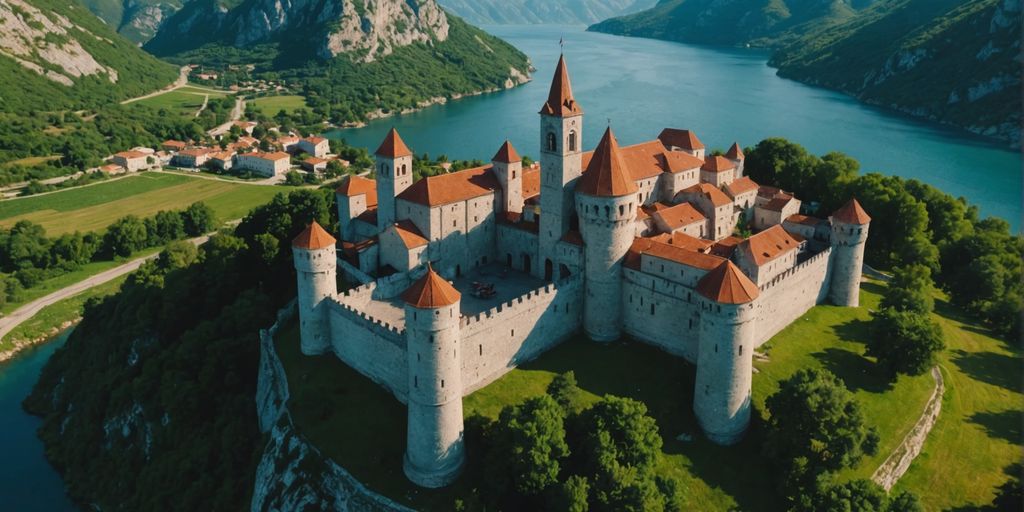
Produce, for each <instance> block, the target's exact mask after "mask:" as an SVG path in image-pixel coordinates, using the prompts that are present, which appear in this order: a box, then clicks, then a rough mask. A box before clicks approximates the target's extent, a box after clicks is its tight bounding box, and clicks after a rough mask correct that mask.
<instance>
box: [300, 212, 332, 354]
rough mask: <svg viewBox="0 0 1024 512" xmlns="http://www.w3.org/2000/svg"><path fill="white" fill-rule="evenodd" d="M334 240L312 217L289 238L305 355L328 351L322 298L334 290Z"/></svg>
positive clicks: (328, 331)
mask: <svg viewBox="0 0 1024 512" xmlns="http://www.w3.org/2000/svg"><path fill="white" fill-rule="evenodd" d="M335 243H337V240H335V239H334V237H333V236H331V235H330V234H329V233H328V232H327V231H326V230H324V228H322V227H320V224H318V223H317V222H316V221H315V220H314V221H313V223H312V224H310V225H309V227H307V228H306V229H305V230H304V231H303V232H302V233H299V236H297V237H295V239H294V240H292V259H293V260H294V262H295V274H296V278H297V280H298V285H299V286H298V297H299V332H300V339H301V347H302V353H303V354H306V355H316V354H324V353H327V352H330V350H331V336H330V326H329V325H328V321H327V312H326V308H325V307H324V299H326V298H328V297H332V296H334V295H337V293H338V281H337V279H336V278H335V273H336V272H337V267H338V257H337V252H336V250H335V246H334V244H335Z"/></svg>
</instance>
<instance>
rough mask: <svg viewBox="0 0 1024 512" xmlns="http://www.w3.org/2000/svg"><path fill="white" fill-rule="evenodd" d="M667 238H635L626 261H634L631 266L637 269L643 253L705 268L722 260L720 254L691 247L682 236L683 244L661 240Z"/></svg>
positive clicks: (711, 266) (712, 266) (714, 265)
mask: <svg viewBox="0 0 1024 512" xmlns="http://www.w3.org/2000/svg"><path fill="white" fill-rule="evenodd" d="M673 238H674V237H673ZM665 239H666V238H665V237H656V238H635V239H634V240H633V245H632V247H630V248H629V251H628V252H627V254H626V262H627V263H629V262H631V261H632V265H634V266H633V267H630V268H634V269H635V270H639V269H640V257H641V256H642V255H647V256H652V257H655V258H661V259H663V260H668V261H672V262H675V263H680V264H682V265H686V266H689V267H694V268H699V269H703V270H711V269H713V268H715V267H717V266H718V264H719V263H721V262H722V258H719V257H718V256H712V255H710V254H704V253H701V252H698V251H697V250H695V249H693V248H690V247H689V244H686V243H685V241H683V239H682V238H680V242H681V243H684V245H683V246H679V245H674V244H669V243H666V242H663V241H661V240H665ZM630 254H632V256H630Z"/></svg>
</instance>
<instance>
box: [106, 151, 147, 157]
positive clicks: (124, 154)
mask: <svg viewBox="0 0 1024 512" xmlns="http://www.w3.org/2000/svg"><path fill="white" fill-rule="evenodd" d="M114 156H119V157H121V158H143V157H146V156H149V155H147V154H146V153H143V152H141V151H135V150H132V151H122V152H120V153H114Z"/></svg>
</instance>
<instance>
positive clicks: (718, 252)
mask: <svg viewBox="0 0 1024 512" xmlns="http://www.w3.org/2000/svg"><path fill="white" fill-rule="evenodd" d="M741 243H743V239H742V238H740V237H738V236H733V235H729V236H727V237H725V238H723V239H721V240H719V241H717V242H715V244H714V245H712V246H711V254H714V255H715V256H721V257H723V258H731V257H732V253H733V252H734V251H735V250H736V247H737V246H738V245H739V244H741Z"/></svg>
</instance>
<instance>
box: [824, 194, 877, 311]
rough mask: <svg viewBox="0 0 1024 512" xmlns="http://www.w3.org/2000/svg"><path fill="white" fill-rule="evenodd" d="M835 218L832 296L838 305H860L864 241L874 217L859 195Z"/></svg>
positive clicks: (833, 224) (833, 221) (839, 211)
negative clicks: (865, 208)
mask: <svg viewBox="0 0 1024 512" xmlns="http://www.w3.org/2000/svg"><path fill="white" fill-rule="evenodd" d="M830 220H831V221H832V261H831V263H832V282H831V283H830V287H829V298H831V299H832V303H833V304H835V305H837V306H848V307H857V306H859V305H860V276H861V272H862V271H863V269H864V244H865V242H867V239H868V226H869V225H870V224H871V217H869V216H868V214H867V212H865V211H864V209H863V208H861V206H860V203H858V202H857V200H856V199H851V200H850V202H848V203H846V205H845V206H843V207H842V208H840V209H838V210H836V211H835V213H833V214H832V217H831V218H830Z"/></svg>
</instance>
